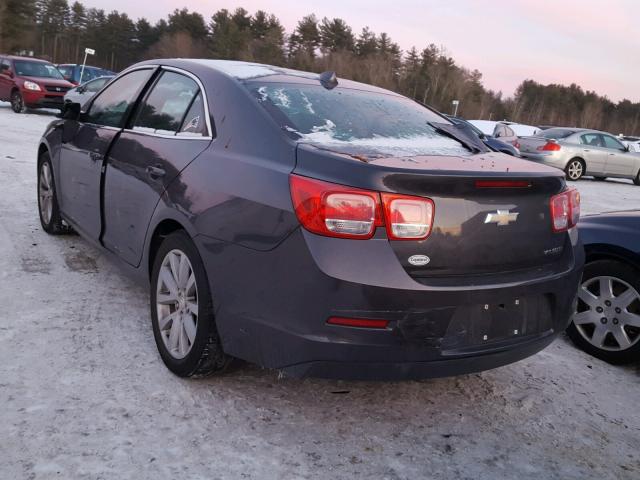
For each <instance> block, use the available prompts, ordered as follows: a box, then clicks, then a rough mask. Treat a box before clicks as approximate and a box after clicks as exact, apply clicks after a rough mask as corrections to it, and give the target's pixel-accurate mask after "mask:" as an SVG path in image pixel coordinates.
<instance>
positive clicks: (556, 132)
mask: <svg viewBox="0 0 640 480" xmlns="http://www.w3.org/2000/svg"><path fill="white" fill-rule="evenodd" d="M574 133H576V131H575V130H567V129H566V128H549V129H548V130H542V131H541V132H539V133H538V136H539V137H542V138H555V139H558V138H567V137H568V136H569V135H573V134H574Z"/></svg>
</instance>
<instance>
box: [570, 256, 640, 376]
mask: <svg viewBox="0 0 640 480" xmlns="http://www.w3.org/2000/svg"><path fill="white" fill-rule="evenodd" d="M567 334H568V335H569V338H571V340H572V341H573V343H575V344H576V346H578V347H579V348H580V349H582V350H584V351H585V352H587V353H589V354H591V355H593V356H594V357H597V358H599V359H601V360H604V361H606V362H609V363H613V364H624V363H630V362H633V361H636V360H639V359H640V273H639V272H638V271H637V270H635V269H633V268H632V267H630V266H628V265H626V264H624V263H621V262H618V261H614V260H598V261H595V262H591V263H588V264H587V266H586V267H585V270H584V274H583V276H582V284H581V285H580V288H579V289H578V305H577V310H576V313H575V314H574V315H573V318H572V320H571V323H570V324H569V327H568V328H567Z"/></svg>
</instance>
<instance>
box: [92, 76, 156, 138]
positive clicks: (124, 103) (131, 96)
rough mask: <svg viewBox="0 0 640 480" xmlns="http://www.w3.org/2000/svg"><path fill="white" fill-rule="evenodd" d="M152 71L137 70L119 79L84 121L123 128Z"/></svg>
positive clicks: (97, 101)
mask: <svg viewBox="0 0 640 480" xmlns="http://www.w3.org/2000/svg"><path fill="white" fill-rule="evenodd" d="M151 73H152V70H136V71H134V72H131V73H127V74H126V75H124V76H122V77H120V78H118V79H117V80H116V81H115V82H113V83H112V84H111V85H109V88H107V89H106V90H104V91H103V92H102V93H101V94H100V96H98V97H97V98H96V99H95V101H94V102H93V103H92V104H91V108H90V110H89V112H87V114H86V115H85V116H84V121H85V122H87V123H93V124H96V125H103V126H107V127H121V126H122V123H123V121H124V119H125V118H126V116H127V114H128V113H129V111H130V109H131V107H132V106H133V103H134V102H135V100H136V98H137V97H138V94H139V93H140V91H141V90H142V88H143V87H144V85H145V84H146V83H147V80H149V77H150V76H151Z"/></svg>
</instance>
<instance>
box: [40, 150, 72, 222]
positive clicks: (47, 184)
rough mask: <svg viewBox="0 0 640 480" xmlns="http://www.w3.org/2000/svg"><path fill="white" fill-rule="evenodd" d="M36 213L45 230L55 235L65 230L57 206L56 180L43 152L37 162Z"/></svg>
mask: <svg viewBox="0 0 640 480" xmlns="http://www.w3.org/2000/svg"><path fill="white" fill-rule="evenodd" d="M38 213H39V214H40V225H42V229H43V230H44V231H45V232H47V233H49V234H51V235H57V234H60V233H65V232H66V231H67V229H66V228H65V226H64V224H63V222H62V216H61V215H60V208H59V207H58V199H57V197H56V182H55V179H54V178H53V169H52V167H51V157H50V156H49V154H48V153H43V154H42V156H41V157H40V162H39V163H38Z"/></svg>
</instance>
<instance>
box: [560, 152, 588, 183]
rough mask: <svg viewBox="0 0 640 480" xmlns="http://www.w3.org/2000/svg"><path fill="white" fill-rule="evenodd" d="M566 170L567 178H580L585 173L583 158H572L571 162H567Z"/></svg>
mask: <svg viewBox="0 0 640 480" xmlns="http://www.w3.org/2000/svg"><path fill="white" fill-rule="evenodd" d="M564 172H565V173H566V175H567V180H572V181H576V180H579V179H580V178H581V177H582V175H584V164H583V163H582V160H579V159H577V158H574V159H573V160H570V161H569V163H567V166H566V167H565V169H564Z"/></svg>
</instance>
